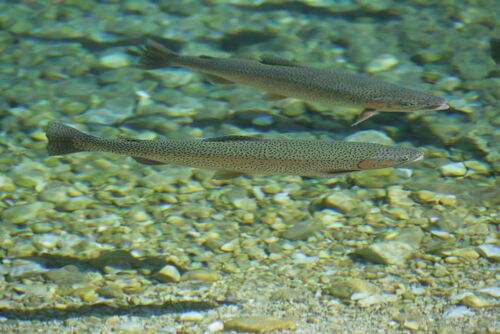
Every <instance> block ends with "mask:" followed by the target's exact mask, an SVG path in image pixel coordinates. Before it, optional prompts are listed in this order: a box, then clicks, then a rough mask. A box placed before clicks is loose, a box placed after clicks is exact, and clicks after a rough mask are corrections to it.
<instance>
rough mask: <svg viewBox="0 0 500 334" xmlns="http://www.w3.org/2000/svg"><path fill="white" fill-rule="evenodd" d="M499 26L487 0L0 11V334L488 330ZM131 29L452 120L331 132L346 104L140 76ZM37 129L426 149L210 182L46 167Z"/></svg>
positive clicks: (81, 162)
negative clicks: (394, 165) (351, 81)
mask: <svg viewBox="0 0 500 334" xmlns="http://www.w3.org/2000/svg"><path fill="white" fill-rule="evenodd" d="M499 16H500V7H499V4H498V2H497V1H494V0H491V1H487V0H484V1H467V2H466V1H441V2H434V1H426V0H413V1H390V0H384V1H327V0H324V1H305V0H304V1H291V2H285V1H250V0H240V1H238V0H234V1H208V0H207V1H201V0H198V1H195V0H193V1H191V0H190V1H170V0H165V1H152V0H151V1H145V0H144V1H138V0H130V1H91V0H89V1H70V0H67V1H64V0H61V1H6V0H4V1H0V27H1V29H0V92H1V94H0V118H1V121H0V132H1V143H0V153H1V158H0V159H1V161H2V163H1V164H0V200H1V201H0V221H1V223H0V231H1V233H0V320H1V321H0V332H1V333H12V332H16V333H32V332H34V331H37V330H38V331H40V330H42V331H47V332H57V333H74V332H96V333H97V332H100V333H111V332H130V333H134V332H151V333H173V332H179V333H180V332H183V333H186V332H187V333H202V332H210V331H212V332H215V331H219V330H221V328H222V324H225V326H226V329H230V328H235V329H234V330H240V331H245V330H248V331H250V330H256V331H264V330H273V329H274V330H275V331H276V332H280V331H283V332H297V333H331V332H364V333H379V332H394V333H397V332H407V331H420V332H440V331H441V332H443V333H444V332H446V333H448V332H450V333H452V332H453V333H460V332H464V333H469V332H474V331H475V332H486V333H493V332H497V331H499V328H500V326H499V324H498V321H499V320H498V315H497V313H498V310H497V309H495V306H494V305H498V282H497V279H498V274H497V269H498V265H497V262H498V240H497V235H498V213H497V211H498V209H497V207H498V198H500V194H499V192H498V186H497V183H498V179H497V175H498V171H499V157H500V155H499V149H498V139H499V135H498V125H499V121H498V120H499V117H498V106H499V100H500V95H499V93H498V92H499V91H500V89H499V87H500V79H499V73H500V72H499V67H498V64H496V63H495V60H494V57H495V47H494V43H493V44H491V39H492V38H495V37H497V38H498V36H500V27H499V25H498V22H499ZM147 38H156V39H158V40H161V41H162V42H164V43H165V44H166V45H168V46H169V47H171V48H172V49H174V50H176V51H178V52H180V53H182V54H186V55H210V56H215V57H242V58H257V57H259V55H262V54H278V55H280V56H282V57H285V58H288V59H291V60H294V61H296V62H297V63H300V64H308V65H311V66H315V67H320V68H334V69H342V70H348V71H352V72H357V73H364V74H367V75H371V76H374V77H378V78H381V79H384V80H387V81H390V82H393V83H397V84H400V85H403V86H407V87H411V88H415V89H420V90H423V91H427V92H431V93H433V94H436V95H438V96H442V97H444V98H446V99H447V100H448V101H449V103H450V105H451V107H452V108H453V110H448V111H426V112H412V113H383V114H381V115H377V116H375V117H373V118H371V119H369V120H368V121H366V122H364V123H362V124H361V125H359V126H357V127H351V126H350V125H351V123H352V121H353V120H354V119H355V118H356V116H357V115H358V114H359V112H360V110H359V109H356V108H345V107H332V106H326V105H322V104H318V103H309V102H303V101H299V100H294V99H283V100H271V101H269V100H266V98H265V96H264V93H263V92H261V91H258V90H256V89H253V88H250V87H245V86H239V85H220V84H211V83H209V82H208V81H207V80H206V78H204V77H203V76H202V75H200V74H199V73H196V72H193V71H190V70H187V69H182V68H166V69H162V70H155V71H146V70H144V69H142V68H140V67H139V66H137V62H138V59H139V57H138V52H139V51H140V47H141V46H142V45H143V43H144V41H145V40H146V39H147ZM496 54H498V50H497V51H496ZM496 61H497V62H498V59H497V60H496ZM50 121H59V122H63V123H67V124H70V125H73V126H76V127H78V128H80V129H82V130H85V131H89V132H92V133H94V134H96V135H101V136H106V137H113V136H125V137H132V138H140V139H152V138H156V137H158V136H164V137H168V138H203V137H211V136H221V135H236V134H262V135H264V136H268V137H282V136H283V135H285V136H286V137H288V138H308V139H321V140H331V139H335V140H342V139H344V138H347V137H349V136H354V137H355V138H357V139H358V140H366V141H382V142H385V143H394V144H398V145H405V146H411V147H417V148H419V149H421V150H423V151H424V152H425V154H426V157H425V159H424V160H422V161H420V162H418V163H415V164H413V165H411V166H409V167H405V168H399V169H382V170H377V171H367V172H359V173H353V174H348V175H343V176H339V177H337V178H301V177H297V176H275V177H254V178H252V177H239V178H235V179H233V180H228V181H212V180H211V173H212V172H211V171H208V170H198V169H190V168H184V167H172V166H168V165H165V166H145V165H140V164H138V163H136V162H135V161H133V160H132V159H130V158H127V157H121V156H115V155H111V154H101V153H79V154H74V155H68V156H64V157H49V156H48V155H47V153H46V149H45V147H46V138H45V135H44V128H45V126H46V125H47V124H48V123H49V122H50ZM351 138H352V137H351ZM189 312H192V313H189ZM246 316H259V318H250V319H246V320H245V319H244V318H242V317H246ZM231 319H233V320H231ZM273 319H274V320H273ZM231 321H233V323H232V322H231ZM245 321H246V323H248V322H249V323H250V324H251V325H256V326H257V327H248V326H249V325H246V326H247V327H245V323H244V322H245ZM267 321H275V322H271V323H267ZM234 322H236V324H234ZM259 325H260V327H259ZM238 326H239V327H238ZM238 328H239V329H238ZM252 328H253V329H252ZM294 328H295V329H294Z"/></svg>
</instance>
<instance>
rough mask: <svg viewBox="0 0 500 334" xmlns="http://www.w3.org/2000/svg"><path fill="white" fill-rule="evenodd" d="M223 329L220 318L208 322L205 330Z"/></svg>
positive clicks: (213, 331) (216, 330)
mask: <svg viewBox="0 0 500 334" xmlns="http://www.w3.org/2000/svg"><path fill="white" fill-rule="evenodd" d="M222 330H224V323H223V322H222V321H220V320H216V321H213V322H211V323H209V324H208V326H207V331H208V332H209V333H216V332H220V331H222Z"/></svg>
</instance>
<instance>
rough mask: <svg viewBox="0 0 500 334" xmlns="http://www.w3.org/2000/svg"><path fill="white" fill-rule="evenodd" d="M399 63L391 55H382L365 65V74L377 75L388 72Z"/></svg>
mask: <svg viewBox="0 0 500 334" xmlns="http://www.w3.org/2000/svg"><path fill="white" fill-rule="evenodd" d="M398 63H399V61H398V58H396V56H394V55H391V54H382V55H380V56H378V57H377V58H375V59H373V60H372V61H370V62H369V63H368V65H366V68H365V70H366V72H368V73H377V72H383V71H387V70H390V69H391V68H393V67H394V66H396V65H397V64H398Z"/></svg>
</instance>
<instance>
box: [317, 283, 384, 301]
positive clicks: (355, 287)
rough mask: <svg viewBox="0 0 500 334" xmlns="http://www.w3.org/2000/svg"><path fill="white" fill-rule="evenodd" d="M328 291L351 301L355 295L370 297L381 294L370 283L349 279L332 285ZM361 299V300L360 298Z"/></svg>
mask: <svg viewBox="0 0 500 334" xmlns="http://www.w3.org/2000/svg"><path fill="white" fill-rule="evenodd" d="M326 291H327V292H328V293H329V294H331V295H333V296H335V297H338V298H341V299H351V298H352V297H353V295H355V294H357V296H358V297H359V296H360V294H363V295H364V296H370V295H374V294H377V293H379V291H380V290H379V288H377V287H376V286H375V285H373V284H371V283H370V282H368V281H365V280H362V279H359V278H349V279H345V280H341V281H337V282H334V283H332V284H331V285H330V286H329V287H328V288H327V289H326ZM359 299H361V298H359Z"/></svg>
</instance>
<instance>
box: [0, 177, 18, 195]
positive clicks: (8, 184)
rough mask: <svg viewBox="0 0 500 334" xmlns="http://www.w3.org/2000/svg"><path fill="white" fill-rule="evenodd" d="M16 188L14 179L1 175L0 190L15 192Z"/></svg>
mask: <svg viewBox="0 0 500 334" xmlns="http://www.w3.org/2000/svg"><path fill="white" fill-rule="evenodd" d="M14 189H16V186H15V185H14V183H13V182H12V179H11V178H10V177H8V176H7V175H3V174H0V190H1V191H13V190H14Z"/></svg>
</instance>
